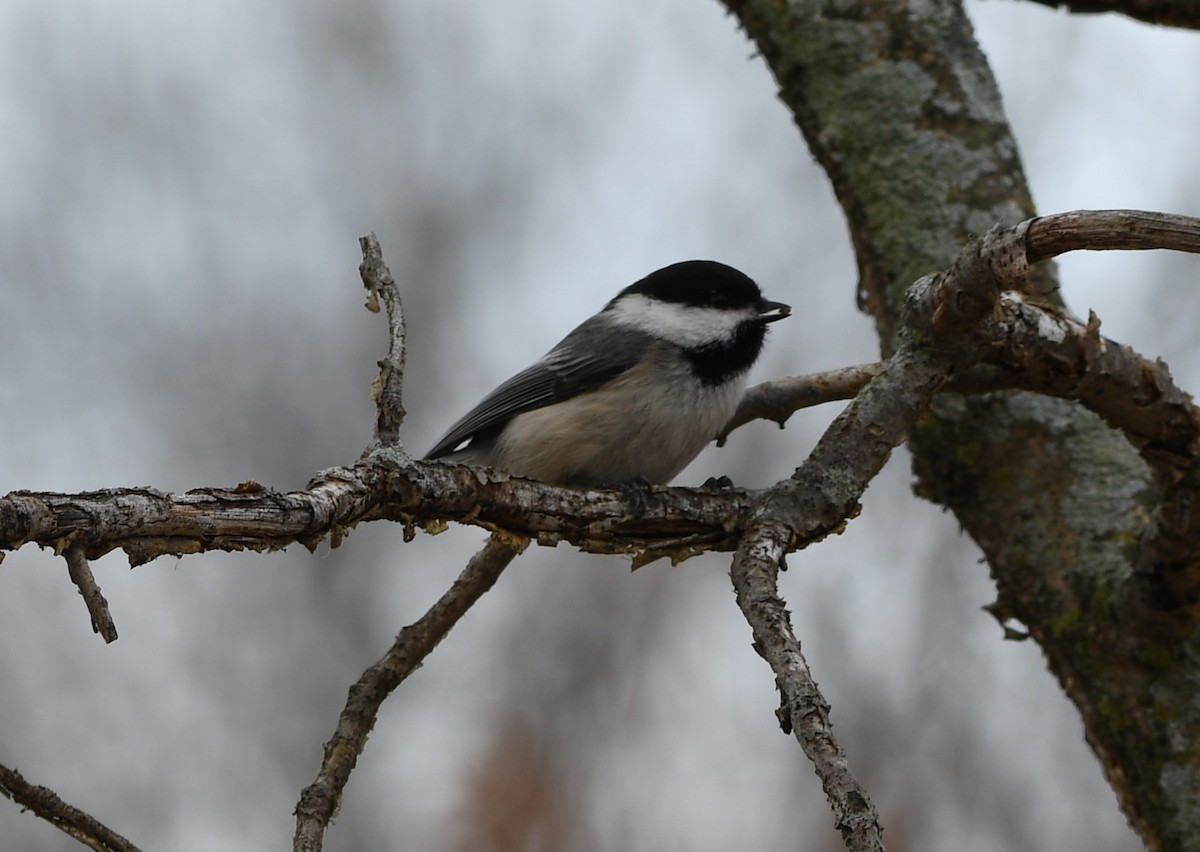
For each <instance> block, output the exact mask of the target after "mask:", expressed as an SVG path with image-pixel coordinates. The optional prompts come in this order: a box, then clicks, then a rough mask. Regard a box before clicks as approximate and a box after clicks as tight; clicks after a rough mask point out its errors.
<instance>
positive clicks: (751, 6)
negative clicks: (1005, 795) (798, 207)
mask: <svg viewBox="0 0 1200 852" xmlns="http://www.w3.org/2000/svg"><path fill="white" fill-rule="evenodd" d="M726 5H727V6H728V7H729V9H730V10H731V11H732V12H733V13H734V14H735V15H736V16H737V17H738V18H739V20H740V22H741V24H742V26H743V28H744V29H745V30H746V32H747V34H748V35H749V36H750V37H751V38H752V39H753V40H754V41H755V43H756V44H757V46H758V48H759V50H760V51H761V53H762V55H763V57H764V58H765V60H766V61H767V62H768V64H769V65H770V67H771V69H772V71H773V73H774V75H775V77H776V79H777V81H778V82H779V86H780V90H781V96H782V98H783V100H784V102H785V103H786V104H787V105H788V107H789V108H790V109H791V110H792V113H793V115H794V116H795V120H796V123H797V125H798V126H799V128H800V130H801V131H802V132H803V134H804V137H805V139H806V140H807V142H808V145H809V147H810V148H811V150H812V151H813V153H814V155H815V156H816V158H817V160H818V161H819V162H820V163H821V164H822V166H823V167H824V168H825V170H826V172H827V173H828V174H829V176H830V179H831V181H832V182H833V187H834V190H835V192H836V194H837V197H838V199H839V202H840V203H841V205H842V209H843V210H844V211H845V214H846V218H847V221H848V224H849V227H850V233H851V238H852V240H853V242H854V248H855V252H856V255H857V259H858V267H859V274H860V281H859V298H860V302H861V304H862V305H863V307H864V309H865V310H867V311H869V312H870V313H871V315H872V316H873V317H874V318H875V321H876V325H877V328H878V331H879V334H880V341H881V348H882V349H883V351H884V352H888V351H890V349H891V348H892V337H893V333H894V329H895V328H896V320H897V317H898V315H899V311H900V309H901V306H902V302H903V293H904V290H905V288H906V287H907V286H908V285H909V284H910V283H912V282H913V281H914V280H916V279H917V278H918V277H919V276H921V275H923V274H925V273H928V272H930V271H933V270H936V269H940V268H944V267H946V266H948V265H949V264H950V262H951V261H952V260H953V259H954V258H955V256H956V255H957V254H958V252H959V249H960V248H961V246H962V245H963V244H964V243H965V242H966V241H967V240H968V239H969V238H970V237H971V236H972V235H975V234H982V233H984V232H985V231H986V230H987V229H988V228H989V227H991V226H992V225H993V224H995V223H1002V224H1006V225H1011V224H1015V223H1016V222H1018V221H1020V220H1022V219H1025V218H1028V217H1030V216H1032V215H1034V214H1033V205H1032V202H1031V196H1030V192H1029V190H1028V187H1027V185H1026V180H1025V176H1024V173H1023V171H1022V167H1021V163H1020V158H1019V156H1018V151H1017V145H1016V142H1015V141H1014V139H1013V137H1012V133H1011V130H1010V129H1009V127H1008V124H1007V121H1006V118H1005V115H1004V109H1003V106H1002V104H1001V100H1000V95H999V91H998V89H997V86H996V83H995V80H994V78H993V76H992V74H991V70H990V69H989V67H988V65H987V62H986V60H985V58H984V56H983V54H982V53H981V51H980V50H979V47H978V45H977V44H976V42H975V38H974V35H973V32H972V29H971V26H970V22H969V21H968V19H967V17H966V15H965V13H964V11H963V9H962V7H961V5H960V4H959V3H958V2H954V0H933V2H929V3H922V4H917V3H897V2H892V1H891V0H866V2H855V3H837V2H817V0H798V1H797V2H785V3H778V2H765V0H751V2H735V1H734V0H728V2H727V4H726ZM1037 274H1038V275H1040V276H1042V277H1043V279H1044V280H1043V281H1041V282H1039V283H1040V284H1041V285H1042V289H1043V291H1048V290H1049V289H1050V286H1048V285H1052V277H1053V275H1054V271H1053V269H1052V268H1050V267H1049V266H1048V265H1045V264H1044V265H1042V267H1040V268H1039V270H1038V272H1037ZM910 444H911V447H912V450H913V453H914V456H915V468H916V471H917V474H918V477H919V482H920V485H919V490H920V491H921V493H922V495H923V496H925V497H928V498H929V499H932V500H935V501H937V502H939V503H942V504H944V505H946V506H947V507H949V508H950V509H952V510H953V511H954V513H955V514H956V516H957V517H958V519H959V521H960V522H961V523H962V525H963V527H964V528H965V529H966V530H967V532H968V533H970V535H971V536H972V537H973V538H974V540H975V541H976V542H977V543H978V544H979V545H980V547H981V548H982V549H983V551H984V553H985V555H986V557H987V560H988V563H989V565H990V566H991V571H992V575H993V577H994V578H995V581H996V584H997V587H998V590H999V599H998V601H997V603H996V607H995V612H996V615H997V616H998V617H1000V618H1001V619H1002V620H1009V619H1013V620H1017V621H1020V622H1021V623H1022V624H1024V625H1025V627H1026V628H1027V629H1028V631H1029V633H1030V635H1031V636H1032V637H1033V638H1034V639H1036V640H1037V641H1038V643H1039V644H1040V645H1041V646H1042V648H1043V649H1044V651H1045V653H1046V657H1047V660H1048V661H1049V664H1050V668H1051V670H1052V671H1053V672H1054V674H1055V675H1056V676H1057V677H1058V679H1059V682H1060V683H1061V684H1062V687H1063V689H1064V691H1065V692H1066V693H1067V695H1068V696H1069V697H1070V698H1071V700H1072V701H1073V702H1074V703H1075V705H1076V706H1077V707H1078V708H1079V711H1080V713H1081V714H1082V717H1083V721H1084V725H1085V728H1086V732H1087V737H1088V741H1089V743H1090V744H1091V745H1092V748H1093V749H1094V750H1095V752H1096V753H1097V755H1098V756H1099V757H1100V759H1101V762H1102V764H1103V766H1104V768H1105V771H1106V773H1107V776H1108V779H1109V781H1110V783H1111V784H1112V786H1113V788H1114V790H1115V791H1116V793H1117V796H1118V798H1119V800H1120V803H1121V806H1122V807H1123V808H1124V810H1125V813H1126V815H1127V816H1128V817H1129V818H1130V819H1131V821H1132V822H1133V823H1134V825H1135V827H1136V828H1137V830H1138V831H1139V832H1140V833H1141V835H1142V837H1143V839H1144V840H1145V841H1146V843H1147V845H1148V846H1149V847H1150V848H1152V849H1200V824H1198V823H1200V807H1198V806H1197V802H1200V697H1198V696H1200V690H1198V689H1197V685H1198V683H1200V666H1198V665H1197V660H1200V655H1197V654H1196V653H1195V650H1196V648H1195V647H1194V645H1195V643H1194V641H1193V639H1192V636H1193V634H1194V626H1195V625H1194V619H1193V618H1192V616H1191V614H1190V612H1189V611H1187V610H1184V609H1181V608H1179V607H1178V606H1177V602H1175V601H1172V600H1169V599H1168V598H1166V597H1164V599H1163V600H1162V601H1158V602H1155V601H1149V604H1150V605H1149V606H1140V607H1133V608H1131V607H1126V606H1123V605H1121V604H1120V602H1121V601H1122V600H1124V599H1126V598H1127V597H1128V586H1129V584H1130V578H1131V577H1132V575H1133V574H1134V564H1133V563H1134V560H1135V558H1136V552H1135V544H1136V543H1137V542H1138V541H1139V539H1140V537H1141V536H1142V535H1143V534H1144V533H1145V531H1146V528H1147V525H1148V524H1149V523H1151V522H1152V520H1153V519H1154V517H1155V512H1156V509H1157V508H1158V503H1159V500H1160V496H1161V494H1160V489H1159V488H1158V487H1157V485H1156V483H1155V481H1154V478H1153V477H1152V476H1151V473H1150V470H1149V468H1148V466H1147V465H1146V464H1145V462H1144V461H1143V460H1142V458H1141V457H1140V456H1139V455H1138V453H1137V451H1136V450H1135V449H1134V448H1133V447H1132V446H1131V445H1130V444H1129V443H1128V442H1127V441H1126V440H1125V439H1124V438H1123V437H1122V436H1121V435H1120V434H1118V433H1116V432H1114V431H1113V430H1112V429H1110V428H1109V427H1108V426H1106V425H1105V424H1104V423H1102V422H1101V421H1100V420H1099V419H1098V418H1097V417H1096V416H1094V415H1092V414H1090V413H1089V412H1087V411H1085V410H1084V409H1082V408H1081V407H1079V406H1078V405H1075V404H1073V403H1070V402H1064V401H1061V400H1057V399H1051V398H1047V397H1040V396H1035V395H1031V394H1027V393H1018V392H1013V393H1005V394H992V395H988V396H983V397H970V398H964V397H957V396H943V397H940V398H939V399H938V400H937V401H936V403H935V405H934V408H933V411H932V412H931V413H930V415H929V416H928V417H926V418H925V419H924V420H923V421H922V423H921V425H920V427H919V429H918V430H917V431H916V434H914V435H912V436H911V438H910ZM1144 597H1145V596H1144V595H1143V596H1142V598H1144ZM1145 602H1146V601H1145V600H1143V603H1145ZM1156 606H1161V609H1156ZM1168 609H1169V610H1170V611H1169V612H1168V611H1167V610H1168ZM1168 620H1169V621H1170V624H1171V627H1170V629H1157V628H1158V627H1159V626H1161V622H1164V621H1168ZM1049 783H1053V782H1052V781H1051V782H1049Z"/></svg>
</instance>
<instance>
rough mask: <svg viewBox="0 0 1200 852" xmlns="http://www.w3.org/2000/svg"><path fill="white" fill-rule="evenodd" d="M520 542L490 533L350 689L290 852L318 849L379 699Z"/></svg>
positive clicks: (304, 796) (301, 807) (301, 809)
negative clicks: (439, 593) (446, 586)
mask: <svg viewBox="0 0 1200 852" xmlns="http://www.w3.org/2000/svg"><path fill="white" fill-rule="evenodd" d="M526 544H527V542H526V541H524V540H521V539H518V538H514V537H512V536H504V535H500V534H498V533H497V534H493V535H492V537H491V539H490V540H489V541H488V543H487V544H486V545H485V546H484V548H483V549H482V550H481V551H479V553H477V554H476V555H475V556H474V557H472V559H471V561H470V562H468V563H467V567H466V568H465V569H463V572H462V574H460V575H459V577H458V579H457V580H455V581H454V585H452V586H451V587H450V589H449V590H448V591H447V592H446V593H445V594H444V595H442V596H441V598H439V599H438V601H437V603H435V604H434V605H433V606H432V607H430V609H429V611H428V612H426V613H425V615H423V616H421V618H420V619H418V620H417V621H415V622H413V623H412V624H410V625H409V626H408V627H405V628H404V629H403V630H401V631H400V634H399V635H398V636H397V637H396V642H395V644H393V645H392V647H391V649H389V650H388V652H387V653H386V654H384V656H383V657H382V659H380V660H379V661H378V662H377V663H375V665H373V666H371V667H370V668H369V669H367V670H366V671H365V672H363V675H362V677H360V678H359V679H358V682H357V683H356V684H354V686H352V687H350V694H349V696H348V697H347V699H346V706H345V709H343V710H342V714H341V717H340V718H339V719H338V725H337V729H336V730H335V731H334V733H333V736H332V737H331V738H330V740H329V742H327V743H326V744H325V756H324V759H323V760H322V761H321V768H320V770H319V771H318V772H317V777H316V779H315V780H314V781H313V783H312V784H310V785H308V786H307V787H305V788H304V792H302V793H301V794H300V801H299V803H298V804H297V805H296V834H295V837H294V839H293V843H292V848H293V850H295V852H319V850H320V849H321V846H322V843H323V842H324V835H325V828H326V827H327V826H328V825H329V823H330V821H331V820H332V819H333V818H334V816H336V815H337V811H338V808H339V807H340V806H341V802H342V790H343V789H344V788H345V786H346V782H347V781H348V780H349V778H350V773H351V772H352V771H353V770H354V767H355V765H356V764H357V763H358V756H359V755H360V754H362V750H363V748H364V747H365V746H366V743H367V735H368V734H369V733H370V732H371V729H372V728H373V727H374V726H375V719H376V717H377V716H378V715H379V707H380V706H381V705H382V704H383V701H384V699H386V698H387V697H388V695H390V694H391V693H392V691H393V690H394V689H396V687H398V686H399V685H400V684H401V683H403V682H404V679H405V678H407V677H408V676H409V675H410V674H412V673H413V672H414V671H415V670H416V669H417V667H418V666H420V665H421V663H422V662H424V660H425V658H426V657H427V656H429V654H430V652H431V651H433V649H434V648H436V647H437V645H438V643H439V642H441V641H442V639H443V638H445V636H446V634H447V633H449V632H450V629H451V628H452V627H454V625H455V624H457V623H458V620H459V619H460V618H462V616H463V614H464V613H466V611H467V610H468V609H470V608H471V606H472V605H473V604H474V603H475V602H476V601H477V600H479V598H480V597H481V596H482V595H483V594H484V592H486V591H487V590H488V589H490V588H491V587H492V585H493V584H494V583H495V582H496V579H497V578H498V577H499V576H500V573H501V572H502V571H503V570H504V569H505V567H507V565H508V564H509V563H510V562H511V561H512V560H513V558H514V557H515V556H516V555H517V554H518V553H520V552H521V551H522V550H524V549H525V546H526Z"/></svg>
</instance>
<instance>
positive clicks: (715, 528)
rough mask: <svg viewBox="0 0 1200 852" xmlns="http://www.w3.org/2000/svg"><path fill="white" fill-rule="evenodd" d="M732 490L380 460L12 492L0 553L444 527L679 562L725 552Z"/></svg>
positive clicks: (744, 504)
mask: <svg viewBox="0 0 1200 852" xmlns="http://www.w3.org/2000/svg"><path fill="white" fill-rule="evenodd" d="M750 498H751V495H749V494H748V493H747V492H745V491H740V490H720V491H715V490H704V489H685V488H654V489H652V490H648V491H647V492H646V493H645V494H644V495H630V494H629V493H627V492H625V491H621V490H597V489H570V488H556V487H553V486H549V485H544V484H542V483H539V482H535V481H533V480H528V479H519V478H515V477H510V476H507V475H505V474H502V473H497V472H495V471H491V470H487V469H483V468H472V467H463V466H456V465H449V464H444V463H441V462H417V461H413V460H411V459H408V458H406V457H403V456H401V455H399V454H396V453H392V452H387V451H379V452H375V453H372V454H370V455H368V456H367V457H366V458H364V459H363V460H361V461H359V462H357V463H356V464H354V465H351V466H348V467H341V468H333V469H331V470H327V471H324V472H322V474H321V475H320V476H319V477H318V478H316V479H315V480H313V481H312V482H311V483H309V485H308V486H307V487H306V488H304V489H303V490H300V491H291V492H287V493H280V492H277V491H274V490H271V489H268V488H265V487H263V486H261V485H258V484H257V483H247V484H243V485H241V486H238V487H236V488H232V489H220V488H201V489H196V490H193V491H188V492H186V493H183V494H167V493H164V492H161V491H156V490H154V489H151V488H117V489H107V490H103V491H90V492H83V493H79V494H55V493H34V492H28V491H16V492H12V493H10V494H8V495H7V496H5V497H3V498H0V550H15V549H16V548H18V547H21V546H22V545H24V544H26V543H30V542H32V543H36V544H38V545H41V546H42V547H49V548H53V549H55V550H56V551H57V550H61V549H62V548H63V547H65V546H67V545H68V544H72V543H78V544H81V545H82V546H83V547H84V550H85V553H86V555H87V557H88V558H90V559H95V558H98V557H100V556H102V555H104V554H105V553H108V552H110V551H112V550H114V549H122V550H124V551H125V552H126V553H127V554H128V556H129V560H130V564H131V565H139V564H142V563H144V562H147V561H149V560H151V559H154V558H155V557H158V556H163V555H176V556H182V555H185V554H189V553H200V552H203V551H211V550H222V551H240V550H252V551H268V550H279V549H282V548H284V547H287V546H288V545H290V544H293V543H296V542H299V543H300V544H303V545H304V546H305V547H307V548H309V549H310V550H313V549H315V548H316V547H317V545H318V544H320V542H321V541H323V540H325V539H326V538H328V539H329V541H330V545H331V546H333V547H336V546H338V545H339V544H340V543H341V539H342V538H343V536H344V535H345V534H346V532H347V531H348V530H349V528H351V527H353V526H354V525H355V524H358V523H360V522H363V521H372V520H380V519H386V520H392V521H397V522H400V523H403V524H405V526H406V527H407V529H408V532H409V534H411V532H412V530H413V529H414V528H415V527H417V526H423V527H425V528H426V529H427V530H428V531H430V532H438V531H440V530H441V529H442V528H443V527H444V525H445V522H447V521H458V522H460V523H466V524H474V525H476V526H480V527H483V528H485V529H492V530H495V529H502V530H506V531H508V532H511V533H514V534H517V535H523V536H526V537H529V538H532V539H534V540H537V541H538V542H539V543H541V544H556V543H558V542H560V541H566V542H569V543H571V544H573V545H575V546H576V547H578V548H580V549H581V550H584V551H588V552H593V553H631V554H640V557H639V561H643V560H648V559H655V558H660V557H663V556H667V557H670V558H672V559H675V560H682V559H686V558H687V557H689V556H692V555H694V554H695V553H698V552H703V551H707V550H732V549H733V548H734V547H736V545H737V537H738V535H739V531H740V529H741V527H742V526H743V524H744V519H745V516H746V514H747V512H749V510H750V507H751V499H750Z"/></svg>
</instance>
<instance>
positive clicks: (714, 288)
mask: <svg viewBox="0 0 1200 852" xmlns="http://www.w3.org/2000/svg"><path fill="white" fill-rule="evenodd" d="M630 294H641V295H644V296H649V297H650V298H653V299H658V300H660V301H663V302H674V303H676V304H680V305H688V306H689V307H696V308H725V309H735V310H736V309H737V308H759V309H760V310H761V309H762V305H763V297H762V291H760V290H759V289H758V285H757V284H755V283H754V280H753V279H752V278H750V276H748V275H746V274H745V273H743V272H739V271H738V270H736V269H734V268H733V267H732V266H726V265H725V264H724V263H718V262H717V261H715V260H684V261H681V262H679V263H672V264H671V265H670V266H664V267H663V268H662V269H659V270H657V271H655V272H651V273H650V274H649V275H647V276H646V277H645V278H643V279H642V280H640V281H636V282H634V283H633V284H630V285H629V286H628V287H626V288H625V289H624V290H622V291H621V292H620V293H618V294H617V295H616V298H614V299H613V302H615V301H617V299H620V298H621V297H622V296H626V295H630ZM609 304H611V302H610V303H609Z"/></svg>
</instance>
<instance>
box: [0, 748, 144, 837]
mask: <svg viewBox="0 0 1200 852" xmlns="http://www.w3.org/2000/svg"><path fill="white" fill-rule="evenodd" d="M0 795H3V796H6V797H8V798H9V799H12V800H13V801H14V802H16V803H17V804H18V805H20V806H21V807H22V808H24V809H26V810H29V811H32V812H33V813H34V814H35V815H37V816H39V817H41V818H42V819H44V820H46V822H48V823H50V824H51V825H53V826H54V827H56V828H58V829H60V830H62V831H64V832H66V833H67V834H69V835H71V837H73V838H75V839H76V840H78V841H79V842H80V843H82V844H84V845H85V846H88V847H90V848H92V849H95V850H97V852H138V848H137V847H136V846H134V845H133V844H132V843H130V842H129V841H128V840H126V839H125V838H124V837H122V836H121V835H119V834H117V833H116V832H115V831H113V830H112V829H111V828H109V827H108V826H106V825H104V824H103V823H101V822H100V821H99V820H97V819H96V818H95V817H92V816H89V815H88V814H85V813H84V812H83V811H81V810H79V808H76V807H73V806H71V805H68V804H67V803H66V802H64V801H63V800H62V799H60V798H59V797H58V794H57V793H55V792H54V791H53V790H51V789H49V788H48V787H40V786H37V785H34V784H30V783H29V782H28V781H26V780H25V779H24V778H23V777H21V773H20V772H18V771H17V770H15V769H9V768H8V767H6V766H0Z"/></svg>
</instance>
